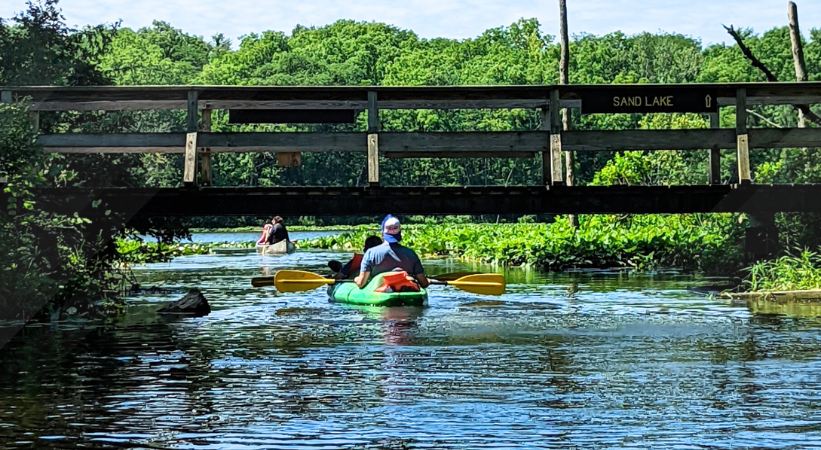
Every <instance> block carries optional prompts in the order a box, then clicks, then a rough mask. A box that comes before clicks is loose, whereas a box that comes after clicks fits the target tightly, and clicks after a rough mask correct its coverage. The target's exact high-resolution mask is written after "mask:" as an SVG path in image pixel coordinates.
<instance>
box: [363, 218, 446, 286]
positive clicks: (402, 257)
mask: <svg viewBox="0 0 821 450" xmlns="http://www.w3.org/2000/svg"><path fill="white" fill-rule="evenodd" d="M381 228H382V239H383V240H384V242H383V243H382V244H381V245H377V246H376V247H373V248H371V249H368V251H366V252H365V255H364V256H363V257H362V264H361V267H360V270H361V272H360V273H359V275H358V276H357V277H356V278H355V279H354V282H356V285H357V286H359V288H360V289H361V288H363V287H365V285H367V284H368V280H370V278H371V276H375V275H379V274H381V273H384V272H391V271H394V270H403V271H405V272H406V273H407V275H408V276H407V280H408V281H409V282H411V283H418V285H419V286H420V287H423V288H424V287H427V286H428V285H429V284H430V281H428V278H427V277H426V276H425V269H424V268H423V267H422V261H420V260H419V256H417V255H416V252H414V251H413V250H411V249H410V248H408V247H405V246H404V245H402V244H400V243H399V242H400V241H401V240H402V229H401V224H400V223H399V219H397V218H396V217H394V216H392V215H391V214H388V215H387V216H385V218H384V219H382V224H381ZM416 289H417V290H418V288H416Z"/></svg>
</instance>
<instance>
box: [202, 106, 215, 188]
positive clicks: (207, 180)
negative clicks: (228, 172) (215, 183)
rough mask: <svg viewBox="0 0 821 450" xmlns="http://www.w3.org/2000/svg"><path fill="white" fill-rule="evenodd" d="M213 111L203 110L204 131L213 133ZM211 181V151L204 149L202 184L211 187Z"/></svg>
mask: <svg viewBox="0 0 821 450" xmlns="http://www.w3.org/2000/svg"><path fill="white" fill-rule="evenodd" d="M211 111H212V110H211V109H210V108H206V109H203V110H202V131H205V132H209V131H211ZM211 180H212V172H211V149H210V148H209V147H204V148H203V149H202V153H201V154H200V183H202V184H203V185H205V186H211V184H212V181H211Z"/></svg>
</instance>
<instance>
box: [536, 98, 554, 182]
mask: <svg viewBox="0 0 821 450" xmlns="http://www.w3.org/2000/svg"><path fill="white" fill-rule="evenodd" d="M539 117H540V118H541V119H542V120H541V124H540V125H539V129H540V130H542V131H547V133H548V134H547V136H548V137H547V141H546V142H545V143H544V146H543V147H542V185H544V186H550V181H551V180H552V177H553V169H552V164H551V161H552V156H553V154H552V153H551V151H550V105H548V106H545V107H542V108H541V109H540V110H539Z"/></svg>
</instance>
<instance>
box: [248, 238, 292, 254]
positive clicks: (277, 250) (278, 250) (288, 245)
mask: <svg viewBox="0 0 821 450" xmlns="http://www.w3.org/2000/svg"><path fill="white" fill-rule="evenodd" d="M257 251H259V252H260V253H262V254H263V255H284V254H286V253H293V252H295V251H296V245H294V243H293V242H291V241H279V242H277V243H276V244H272V245H268V244H262V245H259V244H257Z"/></svg>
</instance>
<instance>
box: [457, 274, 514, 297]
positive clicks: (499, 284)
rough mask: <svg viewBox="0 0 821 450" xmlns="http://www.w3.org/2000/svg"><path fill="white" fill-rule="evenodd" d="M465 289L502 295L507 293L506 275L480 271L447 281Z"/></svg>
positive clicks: (484, 293)
mask: <svg viewBox="0 0 821 450" xmlns="http://www.w3.org/2000/svg"><path fill="white" fill-rule="evenodd" d="M445 283H446V284H447V285H448V286H453V287H456V288H459V289H462V290H463V291H467V292H472V293H474V294H483V295H502V294H504V293H505V277H504V276H502V274H499V273H478V274H475V275H467V276H464V277H462V278H459V279H457V280H453V281H446V282H445Z"/></svg>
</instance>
